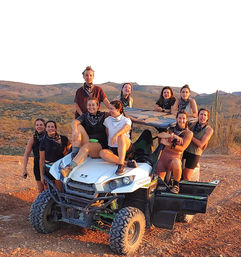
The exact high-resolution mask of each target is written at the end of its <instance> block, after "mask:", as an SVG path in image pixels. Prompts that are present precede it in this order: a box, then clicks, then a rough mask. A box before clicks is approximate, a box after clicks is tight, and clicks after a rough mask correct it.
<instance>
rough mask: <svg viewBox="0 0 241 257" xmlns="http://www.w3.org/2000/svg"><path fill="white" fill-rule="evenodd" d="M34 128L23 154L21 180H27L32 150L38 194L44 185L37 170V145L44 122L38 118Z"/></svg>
mask: <svg viewBox="0 0 241 257" xmlns="http://www.w3.org/2000/svg"><path fill="white" fill-rule="evenodd" d="M34 127H35V132H34V134H33V136H31V138H30V139H29V140H28V143H27V146H26V149H25V153H24V160H23V178H27V176H28V172H27V164H28V158H29V155H30V153H31V151H32V150H33V156H34V165H33V172H34V176H35V180H36V183H37V189H38V192H39V193H41V192H43V190H44V185H43V183H42V182H41V178H40V170H39V144H40V142H41V140H42V139H43V138H44V136H45V122H44V120H43V119H40V118H38V119H36V120H35V122H34Z"/></svg>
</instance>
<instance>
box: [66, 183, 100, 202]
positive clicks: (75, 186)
mask: <svg viewBox="0 0 241 257" xmlns="http://www.w3.org/2000/svg"><path fill="white" fill-rule="evenodd" d="M66 191H67V192H69V193H70V192H71V193H73V194H77V195H81V196H84V197H88V198H93V197H94V196H95V194H96V190H95V186H94V184H86V183H82V182H77V181H74V180H72V179H69V180H68V181H67V183H66Z"/></svg>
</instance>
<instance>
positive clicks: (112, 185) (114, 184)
mask: <svg viewBox="0 0 241 257" xmlns="http://www.w3.org/2000/svg"><path fill="white" fill-rule="evenodd" d="M134 178H135V176H126V177H122V178H117V179H113V180H110V181H108V182H106V183H105V184H104V185H103V187H104V190H105V192H110V191H112V190H114V189H116V188H118V187H122V186H127V185H130V184H131V183H132V182H133V181H134Z"/></svg>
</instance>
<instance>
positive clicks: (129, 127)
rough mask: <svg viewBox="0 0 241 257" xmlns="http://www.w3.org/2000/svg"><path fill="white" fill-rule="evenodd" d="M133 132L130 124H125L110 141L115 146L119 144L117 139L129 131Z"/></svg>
mask: <svg viewBox="0 0 241 257" xmlns="http://www.w3.org/2000/svg"><path fill="white" fill-rule="evenodd" d="M130 130H131V126H130V125H129V124H125V125H124V126H123V127H122V128H121V129H120V130H119V131H117V132H116V133H115V135H114V136H113V137H112V138H111V139H110V143H111V144H112V145H114V144H115V143H116V142H117V138H118V137H119V136H121V135H123V134H125V133H127V132H128V131H130Z"/></svg>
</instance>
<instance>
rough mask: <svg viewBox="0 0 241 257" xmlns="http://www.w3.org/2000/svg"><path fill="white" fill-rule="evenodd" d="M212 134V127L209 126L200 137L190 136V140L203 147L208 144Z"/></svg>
mask: <svg viewBox="0 0 241 257" xmlns="http://www.w3.org/2000/svg"><path fill="white" fill-rule="evenodd" d="M212 135H213V129H212V128H211V127H210V128H208V129H207V131H206V132H205V134H204V135H203V137H202V139H201V140H199V139H197V138H195V137H193V138H192V142H193V143H194V144H195V145H196V146H198V147H200V148H203V147H205V146H206V145H207V144H208V141H209V140H210V138H211V136H212Z"/></svg>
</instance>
